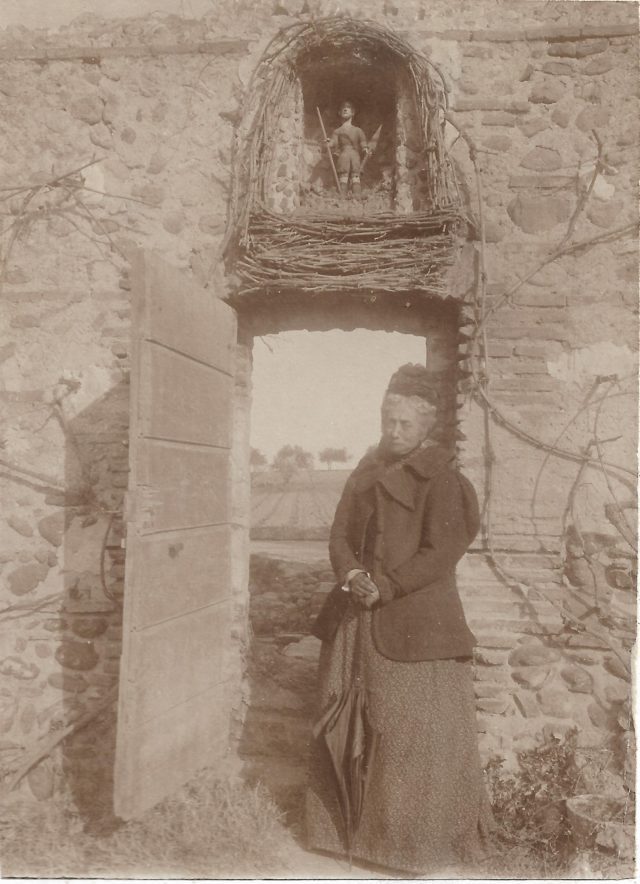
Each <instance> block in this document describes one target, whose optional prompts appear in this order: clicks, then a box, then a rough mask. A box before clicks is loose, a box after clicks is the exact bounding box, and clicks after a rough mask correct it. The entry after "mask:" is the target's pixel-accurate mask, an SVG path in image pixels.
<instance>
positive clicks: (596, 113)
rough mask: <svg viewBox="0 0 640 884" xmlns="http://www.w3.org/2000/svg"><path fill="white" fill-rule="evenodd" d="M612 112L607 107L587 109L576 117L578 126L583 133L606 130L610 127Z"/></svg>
mask: <svg viewBox="0 0 640 884" xmlns="http://www.w3.org/2000/svg"><path fill="white" fill-rule="evenodd" d="M610 119H611V111H609V110H608V109H607V108H606V107H585V108H584V109H583V110H581V111H580V113H579V114H578V116H577V117H576V126H577V127H578V129H580V131H581V132H591V130H592V129H604V128H605V127H606V126H608V125H609V120H610Z"/></svg>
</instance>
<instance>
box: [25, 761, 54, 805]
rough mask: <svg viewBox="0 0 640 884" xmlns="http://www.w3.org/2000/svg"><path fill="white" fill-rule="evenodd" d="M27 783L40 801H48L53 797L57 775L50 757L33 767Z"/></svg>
mask: <svg viewBox="0 0 640 884" xmlns="http://www.w3.org/2000/svg"><path fill="white" fill-rule="evenodd" d="M27 783H28V784H29V788H30V789H31V792H32V794H33V796H34V798H37V799H38V801H48V800H49V799H50V798H51V796H52V795H53V791H54V787H55V776H54V772H53V767H52V765H51V763H50V762H49V761H48V759H45V760H44V761H42V762H40V764H38V765H37V766H36V767H32V768H31V770H30V771H29V773H28V774H27Z"/></svg>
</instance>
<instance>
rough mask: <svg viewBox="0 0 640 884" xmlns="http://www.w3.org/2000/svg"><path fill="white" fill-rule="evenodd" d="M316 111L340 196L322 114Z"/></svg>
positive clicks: (340, 189) (340, 190)
mask: <svg viewBox="0 0 640 884" xmlns="http://www.w3.org/2000/svg"><path fill="white" fill-rule="evenodd" d="M316 110H317V111H318V119H319V120H320V128H321V129H322V135H323V136H324V143H325V144H326V145H327V153H328V154H329V162H330V163H331V169H332V171H333V177H334V178H335V180H336V187H337V188H338V193H339V194H340V196H342V188H341V187H340V179H339V178H338V173H337V171H336V164H335V163H334V162H333V154H332V153H331V148H330V147H329V139H328V138H327V130H326V129H325V128H324V123H323V122H322V114H321V113H320V108H319V107H316Z"/></svg>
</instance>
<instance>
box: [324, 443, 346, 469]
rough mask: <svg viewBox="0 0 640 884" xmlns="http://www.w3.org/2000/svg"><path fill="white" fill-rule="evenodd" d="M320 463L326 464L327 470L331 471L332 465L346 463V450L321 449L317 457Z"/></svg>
mask: <svg viewBox="0 0 640 884" xmlns="http://www.w3.org/2000/svg"><path fill="white" fill-rule="evenodd" d="M318 460H319V461H320V463H326V465H327V468H328V469H330V470H331V469H333V464H334V463H346V462H347V461H348V460H349V455H348V454H347V449H346V448H323V449H322V451H321V452H320V454H319V455H318Z"/></svg>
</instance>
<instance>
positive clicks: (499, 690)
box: [473, 681, 508, 699]
mask: <svg viewBox="0 0 640 884" xmlns="http://www.w3.org/2000/svg"><path fill="white" fill-rule="evenodd" d="M507 690H508V688H507V686H506V685H504V684H502V683H500V682H497V683H495V684H494V683H492V682H487V681H476V682H474V683H473V692H474V694H475V695H476V697H477V698H478V699H486V698H487V697H494V698H495V697H503V696H505V694H506V692H507Z"/></svg>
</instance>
